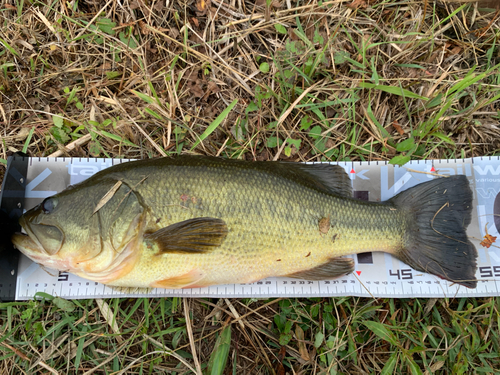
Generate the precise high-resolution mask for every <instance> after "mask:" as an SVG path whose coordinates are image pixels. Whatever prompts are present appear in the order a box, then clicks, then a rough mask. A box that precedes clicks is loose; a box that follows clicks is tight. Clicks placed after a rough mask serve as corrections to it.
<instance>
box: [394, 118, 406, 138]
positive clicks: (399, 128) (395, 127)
mask: <svg viewBox="0 0 500 375" xmlns="http://www.w3.org/2000/svg"><path fill="white" fill-rule="evenodd" d="M392 126H394V129H396V131H397V132H398V133H399V135H404V134H405V132H404V131H403V128H401V125H399V124H398V122H397V121H396V120H394V121H393V122H392Z"/></svg>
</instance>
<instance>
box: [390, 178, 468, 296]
mask: <svg viewBox="0 0 500 375" xmlns="http://www.w3.org/2000/svg"><path fill="white" fill-rule="evenodd" d="M391 202H392V203H393V204H394V205H396V206H397V208H398V209H399V210H401V211H403V212H405V213H406V217H407V218H408V219H407V223H409V224H408V231H407V234H406V238H405V245H404V247H403V249H401V250H399V251H398V252H397V253H396V254H395V255H396V256H397V257H398V258H399V259H401V260H402V261H403V262H405V263H407V264H408V265H410V266H411V267H412V268H414V269H416V270H418V271H423V272H428V273H431V274H433V275H436V276H439V277H441V278H443V279H446V280H449V281H453V282H455V283H457V284H460V285H464V286H466V287H468V288H475V287H476V285H477V280H476V276H475V274H476V267H477V265H476V258H477V250H476V248H475V247H474V245H473V244H472V243H471V242H470V241H469V240H468V239H467V234H466V233H465V231H466V229H467V226H468V225H469V224H470V222H471V212H472V191H471V189H470V186H469V181H468V180H467V178H466V177H465V176H451V177H448V178H438V179H435V180H432V181H429V182H426V183H423V184H420V185H417V186H415V187H413V188H411V189H408V190H406V191H403V192H402V193H400V194H398V195H397V196H395V197H394V198H392V199H391Z"/></svg>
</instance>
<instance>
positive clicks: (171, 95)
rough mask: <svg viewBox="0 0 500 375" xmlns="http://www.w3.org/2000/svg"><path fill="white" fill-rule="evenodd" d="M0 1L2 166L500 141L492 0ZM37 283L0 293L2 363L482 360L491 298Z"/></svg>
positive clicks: (469, 368) (155, 366)
mask: <svg viewBox="0 0 500 375" xmlns="http://www.w3.org/2000/svg"><path fill="white" fill-rule="evenodd" d="M0 4H1V5H0V20H1V25H2V26H1V28H0V132H1V139H2V142H1V145H0V162H1V163H3V164H2V165H3V167H2V168H1V169H0V174H3V173H4V171H5V163H6V159H7V157H8V155H9V154H11V153H13V152H15V151H24V152H27V153H29V154H30V155H31V156H71V157H87V156H100V157H125V158H149V157H158V156H165V155H175V154H180V153H196V154H204V155H218V156H222V157H226V158H243V159H247V160H290V161H328V160H333V161H337V160H339V161H344V160H383V161H391V162H392V163H395V164H401V163H404V162H406V161H407V160H410V159H437V158H468V157H473V156H484V155H487V156H489V155H498V152H499V149H500V130H499V111H500V100H499V99H500V75H499V74H498V71H499V65H498V64H499V63H500V48H499V47H498V37H499V32H498V30H500V19H499V18H498V16H499V13H498V11H496V10H495V9H492V8H493V7H495V4H496V3H495V1H488V0H485V1H483V2H482V3H480V4H479V5H477V4H476V3H460V2H459V3H454V2H440V1H437V2H435V1H431V0H401V1H395V0H385V1H383V0H354V1H352V0H345V1H344V0H336V1H317V0H311V1H307V2H305V1H304V2H292V1H290V0H287V1H282V2H278V1H277V0H273V1H265V0H257V1H256V2H250V1H248V2H243V1H241V0H238V1H223V0H195V1H187V2H183V1H182V0H151V1H145V0H132V1H129V0H123V1H113V0H109V1H104V0H95V1H77V0H72V1H54V2H51V3H44V2H40V1H36V0H35V1H33V0H26V1H24V0H3V1H0ZM0 177H1V176H0ZM45 297H46V298H45V299H43V300H36V301H29V302H23V303H20V302H17V303H0V332H1V335H0V372H1V373H2V374H20V373H30V374H31V373H34V374H49V373H53V374H56V373H58V374H65V373H75V374H76V373H78V374H91V373H95V374H101V373H102V374H136V373H137V374H149V373H153V374H156V373H158V374H160V373H170V372H172V373H177V374H185V373H190V372H200V371H203V372H205V373H212V374H230V373H233V374H280V375H281V374H327V373H328V374H368V373H373V374H374V373H380V372H382V373H386V374H390V373H398V374H400V373H401V374H402V373H412V374H420V373H426V374H431V373H438V374H462V373H467V374H469V373H477V374H479V373H494V372H495V370H494V369H498V368H499V367H500V359H499V354H498V353H499V352H500V347H499V343H500V341H499V327H498V322H499V313H498V309H499V307H500V299H498V298H476V299H455V298H449V299H440V300H435V299H383V298H381V299H364V298H353V297H342V298H312V299H288V298H287V299H281V298H278V299H269V300H253V299H234V300H227V299H218V300H217V299H189V300H187V299H178V298H168V299H163V298H162V299H113V300H105V301H103V300H85V301H73V302H71V301H65V300H62V299H60V298H52V297H50V296H45ZM224 364H225V366H224Z"/></svg>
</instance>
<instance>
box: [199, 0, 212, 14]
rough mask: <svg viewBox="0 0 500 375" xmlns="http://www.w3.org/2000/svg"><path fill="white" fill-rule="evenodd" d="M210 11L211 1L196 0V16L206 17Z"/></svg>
mask: <svg viewBox="0 0 500 375" xmlns="http://www.w3.org/2000/svg"><path fill="white" fill-rule="evenodd" d="M208 9H210V0H196V14H197V15H198V16H204V15H206V14H207V11H208Z"/></svg>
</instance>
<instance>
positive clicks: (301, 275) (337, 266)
mask: <svg viewBox="0 0 500 375" xmlns="http://www.w3.org/2000/svg"><path fill="white" fill-rule="evenodd" d="M352 271H354V260H352V259H351V258H332V259H330V260H329V261H328V262H326V263H323V264H321V265H319V266H317V267H314V268H309V269H308V270H305V271H299V272H295V273H292V274H290V275H287V277H293V278H295V279H306V280H328V279H334V278H336V277H340V276H343V275H345V274H348V273H351V272H352Z"/></svg>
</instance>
